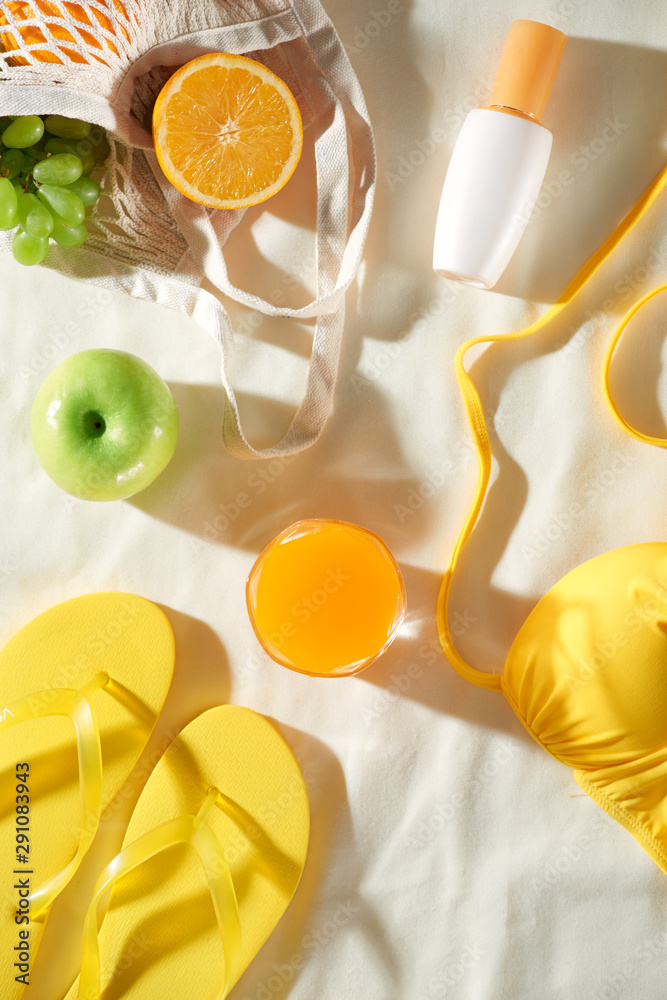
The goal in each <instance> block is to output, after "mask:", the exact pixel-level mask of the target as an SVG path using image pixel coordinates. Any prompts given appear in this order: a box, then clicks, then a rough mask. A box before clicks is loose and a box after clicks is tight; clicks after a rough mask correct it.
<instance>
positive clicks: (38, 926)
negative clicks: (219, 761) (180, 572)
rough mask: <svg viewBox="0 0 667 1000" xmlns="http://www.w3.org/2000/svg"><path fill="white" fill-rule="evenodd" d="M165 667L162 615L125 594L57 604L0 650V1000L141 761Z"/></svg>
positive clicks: (163, 688)
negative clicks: (106, 813) (111, 805)
mask: <svg viewBox="0 0 667 1000" xmlns="http://www.w3.org/2000/svg"><path fill="white" fill-rule="evenodd" d="M173 669H174V636H173V632H172V630H171V625H170V624H169V621H168V619H167V617H166V616H165V615H164V613H163V612H162V611H161V610H160V609H159V608H158V607H156V606H155V605H154V604H151V602H150V601H147V600H145V599H144V598H143V597H137V596H135V595H134V594H122V593H103V594H88V595H85V596H83V597H77V598H74V599H73V600H70V601H66V602H65V603H63V604H58V605H56V606H55V607H53V608H51V609H50V610H49V611H45V612H44V613H43V614H41V615H39V616H38V617H37V618H35V619H33V620H32V621H31V622H29V623H28V624H27V625H25V626H24V627H23V628H22V629H21V630H20V631H19V632H17V633H16V635H14V637H13V638H12V639H11V640H10V641H9V642H8V643H7V644H6V645H5V646H4V648H3V649H2V650H0V790H1V791H0V954H1V955H2V956H3V958H2V968H3V970H4V971H3V973H2V991H1V995H2V1000H18V998H19V997H20V996H21V995H22V993H23V991H24V990H25V988H26V987H29V984H30V970H31V968H32V965H33V960H34V957H35V952H36V950H37V946H38V944H39V941H40V938H41V935H42V931H43V926H44V922H45V919H46V917H47V915H48V910H49V907H50V905H51V903H52V902H53V900H54V899H55V897H56V896H57V895H58V894H59V893H60V892H61V891H62V890H63V889H64V887H65V886H66V885H67V883H68V882H69V881H70V879H71V878H72V877H73V876H74V874H75V872H76V871H77V868H78V867H79V865H80V863H81V861H82V859H83V857H84V855H85V854H86V852H87V850H88V848H89V847H90V845H91V843H92V841H93V839H94V837H95V833H96V831H97V828H98V825H99V821H100V816H101V813H102V811H103V810H104V809H105V808H106V806H107V805H108V804H109V803H110V802H111V800H112V799H113V797H114V796H115V795H116V793H117V792H118V790H119V789H120V787H121V786H122V785H123V783H124V782H125V780H126V779H127V777H128V776H129V774H130V773H131V771H132V769H133V768H134V766H135V765H136V763H137V761H138V760H139V757H140V755H141V752H142V750H143V749H144V747H145V745H146V743H147V742H148V738H149V736H150V734H151V732H152V730H153V727H154V725H155V721H156V719H157V716H158V714H159V713H160V710H161V708H162V705H163V704H164V701H165V698H166V696H167V691H168V689H169V685H170V683H171V678H172V674H173ZM10 956H13V958H11V957H10Z"/></svg>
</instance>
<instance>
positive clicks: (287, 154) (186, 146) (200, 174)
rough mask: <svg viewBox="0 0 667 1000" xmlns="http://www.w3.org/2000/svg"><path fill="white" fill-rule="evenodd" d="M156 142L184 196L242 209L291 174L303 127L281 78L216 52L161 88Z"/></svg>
mask: <svg viewBox="0 0 667 1000" xmlns="http://www.w3.org/2000/svg"><path fill="white" fill-rule="evenodd" d="M153 140H154V143H155V152H156V154H157V158H158V161H159V163H160V166H161V167H162V170H163V171H164V173H165V175H166V177H167V178H168V180H169V181H170V182H171V183H172V184H173V185H174V187H176V188H177V189H178V190H179V191H181V192H182V194H184V195H186V196H187V197H188V198H190V199H191V200H192V201H196V202H198V203H199V204H201V205H208V206H210V207H212V208H247V207H248V206H250V205H257V204H258V203H259V202H261V201H265V199H266V198H270V197H271V195H274V194H276V192H278V191H280V189H281V188H282V187H283V186H284V185H285V184H286V183H287V181H288V180H289V178H290V177H291V176H292V173H293V172H294V168H295V167H296V165H297V163H298V162H299V157H300V156H301V149H302V145H303V128H302V125H301V115H300V114H299V108H298V106H297V103H296V101H295V99H294V95H293V94H292V92H291V91H290V89H289V87H288V86H287V84H286V83H284V82H283V80H281V79H280V77H277V76H276V75H275V73H272V72H271V71H270V70H269V69H267V68H266V66H264V65H263V64H262V63H259V62H256V61H255V60H254V59H248V58H247V57H246V56H236V55H230V54H228V53H225V52H213V53H209V54H208V55H205V56H199V57H198V58H197V59H193V60H192V61H191V62H189V63H186V65H185V66H182V67H181V68H180V69H179V70H177V71H176V73H174V75H173V76H172V77H171V78H170V79H169V80H168V81H167V83H166V84H165V86H164V87H163V88H162V90H161V91H160V94H159V96H158V99H157V101H156V104H155V108H154V111H153Z"/></svg>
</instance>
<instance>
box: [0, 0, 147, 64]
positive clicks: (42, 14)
mask: <svg viewBox="0 0 667 1000" xmlns="http://www.w3.org/2000/svg"><path fill="white" fill-rule="evenodd" d="M61 2H62V9H61V7H60V6H59V5H58V4H56V3H52V2H50V0H31V2H30V3H26V2H25V0H12V2H9V3H3V4H2V7H0V26H2V27H8V26H11V28H12V30H11V31H4V32H2V33H0V40H1V41H2V44H3V45H4V47H5V51H7V52H13V51H14V50H15V49H18V48H20V42H19V40H18V39H17V38H16V35H15V33H14V32H15V31H17V30H18V33H19V34H20V36H21V40H22V41H23V43H24V45H28V46H30V47H31V49H32V47H33V46H40V45H47V44H48V39H47V37H46V36H45V34H44V32H43V30H42V29H41V28H40V27H38V26H37V25H34V24H26V25H25V27H18V28H15V27H14V25H13V24H12V22H11V21H10V19H9V18H8V16H7V14H10V15H12V16H13V18H14V20H16V21H30V20H37V19H41V20H45V19H46V18H48V19H49V20H45V26H46V27H47V28H48V30H49V32H50V33H51V35H52V36H53V38H55V39H57V40H58V42H62V43H64V44H59V45H58V51H59V52H62V54H63V55H64V56H65V57H66V59H69V60H70V61H71V62H76V63H88V62H89V59H87V58H86V56H85V55H84V54H83V53H82V52H81V51H79V50H78V49H77V46H79V47H80V46H81V45H82V44H83V47H84V48H86V49H88V51H89V54H90V56H91V57H92V58H94V59H97V60H98V62H101V63H104V64H105V65H106V63H105V61H104V59H103V58H102V57H101V56H99V55H98V54H97V53H96V52H94V51H92V50H93V49H97V50H98V52H99V50H100V49H102V45H101V43H100V41H99V39H98V38H96V37H95V35H94V34H93V33H92V32H91V31H87V30H86V27H85V26H86V25H88V27H89V28H92V27H94V22H93V21H92V20H91V16H92V17H94V18H95V20H96V21H97V22H98V24H99V25H100V27H102V28H104V30H105V31H107V32H109V34H112V35H115V34H116V30H117V29H118V28H120V30H121V31H122V32H123V34H124V35H125V37H126V38H127V39H128V41H129V35H128V33H127V29H126V28H125V26H124V25H123V24H122V23H121V22H119V21H118V19H117V18H116V19H114V17H113V10H112V8H114V9H115V10H116V12H117V13H119V14H121V15H122V16H123V17H124V18H125V19H126V20H127V19H128V17H127V11H126V10H125V7H124V6H123V4H122V3H121V0H101V3H102V6H104V7H105V8H106V9H107V10H108V11H109V15H110V16H109V17H107V15H106V14H104V13H102V11H101V10H99V9H98V8H97V7H89V6H88V5H87V4H79V3H69V2H68V0H61ZM63 9H64V10H66V11H67V13H68V14H69V15H70V17H72V18H73V20H74V21H75V22H76V35H73V34H72V32H71V31H70V29H69V28H68V27H67V24H66V23H65V19H64V17H63V13H62V10H63ZM105 42H106V45H107V47H108V48H109V49H110V50H111V51H112V52H113V53H114V54H115V55H118V50H117V49H116V46H115V45H114V43H113V41H112V40H111V39H110V38H105ZM68 43H69V45H68ZM69 46H73V47H72V48H70V47H69ZM31 55H32V56H33V58H34V59H36V60H37V61H38V62H48V63H63V62H65V61H66V59H61V58H60V57H59V56H57V55H56V54H55V53H53V52H49V50H48V49H43V48H38V47H36V48H34V50H32V51H31ZM13 61H14V63H16V64H17V65H22V66H25V65H27V64H28V63H29V60H28V59H26V58H25V57H24V56H15V57H14V60H13Z"/></svg>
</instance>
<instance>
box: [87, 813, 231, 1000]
mask: <svg viewBox="0 0 667 1000" xmlns="http://www.w3.org/2000/svg"><path fill="white" fill-rule="evenodd" d="M177 844H190V845H191V846H192V847H194V849H195V850H196V851H197V853H198V855H199V857H200V859H201V862H202V865H203V866H204V871H205V873H206V877H207V879H208V885H209V889H210V890H211V897H212V900H213V908H214V910H215V915H216V919H217V921H218V927H219V930H220V937H221V942H222V951H223V955H224V959H225V974H224V982H223V984H222V987H221V989H220V992H219V993H218V994H217V995H216V1000H224V998H225V997H226V996H227V994H228V993H229V991H230V989H231V988H232V986H233V985H234V983H235V982H236V980H237V978H238V972H239V969H240V962H241V924H240V921H239V910H238V903H237V900H236V892H235V890H234V883H233V882H232V875H231V872H230V870H229V865H228V863H227V859H226V858H225V855H224V852H223V850H222V847H221V846H220V842H219V841H218V838H217V837H216V835H215V833H214V832H213V830H212V829H211V827H210V826H208V825H207V824H206V822H205V821H204V817H203V816H202V815H201V814H200V815H199V816H179V817H178V818H176V819H173V820H169V821H168V822H167V823H163V824H161V825H160V826H157V827H155V829H153V830H149V832H148V833H146V834H144V836H143V837H140V838H139V839H138V840H135V841H134V843H132V844H130V845H129V846H128V847H126V848H125V849H124V850H122V851H121V852H120V854H118V855H117V856H116V857H115V858H114V860H113V861H111V862H110V864H108V865H107V867H106V868H105V869H104V871H103V872H102V873H101V875H100V877H99V879H98V880H97V885H96V886H95V894H94V896H93V899H92V901H91V903H90V907H89V909H88V913H87V916H86V922H85V926H84V931H83V954H82V960H81V977H80V980H79V993H78V998H79V1000H99V998H100V992H101V982H100V979H101V973H100V949H99V938H98V935H99V924H98V918H97V908H98V904H99V902H100V900H101V899H102V897H103V896H104V894H105V893H106V892H108V890H109V889H110V888H111V886H112V885H113V884H114V883H115V882H117V881H118V880H119V879H121V878H123V877H124V876H125V875H127V874H129V873H130V872H132V871H134V870H135V869H136V868H138V867H139V866H140V865H142V864H143V863H144V862H145V861H149V860H150V859H151V858H154V857H155V856H156V855H157V854H160V853H161V852H162V851H166V850H167V849H168V848H170V847H173V846H175V845H177ZM161 1000H170V998H168V997H162V998H161Z"/></svg>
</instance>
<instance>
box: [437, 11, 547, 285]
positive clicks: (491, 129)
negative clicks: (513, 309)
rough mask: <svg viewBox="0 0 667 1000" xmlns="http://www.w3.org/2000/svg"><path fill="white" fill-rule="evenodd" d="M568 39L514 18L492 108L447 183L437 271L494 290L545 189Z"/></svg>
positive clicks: (479, 113) (475, 114)
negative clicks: (549, 106) (555, 96)
mask: <svg viewBox="0 0 667 1000" xmlns="http://www.w3.org/2000/svg"><path fill="white" fill-rule="evenodd" d="M566 41H567V39H566V36H565V35H564V34H563V32H562V31H558V30H557V29H556V28H552V27H550V26H549V25H548V24H541V23H540V22H539V21H513V22H512V26H511V28H510V31H509V34H508V36H507V40H506V42H505V46H504V48H503V51H502V55H501V57H500V64H499V66H498V72H497V74H496V79H495V83H494V85H493V90H492V91H491V99H490V102H489V106H488V107H487V108H477V109H476V110H475V111H471V112H470V113H469V114H468V116H467V118H466V120H465V122H464V123H463V127H462V129H461V132H460V134H459V137H458V139H457V141H456V145H455V147H454V152H453V153H452V158H451V161H450V164H449V168H448V170H447V176H446V177H445V184H444V187H443V189H442V196H441V199H440V208H439V210H438V220H437V223H436V227H435V241H434V246H433V269H434V271H436V272H437V273H438V274H441V275H443V277H445V278H452V279H454V280H455V281H461V282H464V283H465V284H467V285H473V286H475V287H477V288H492V287H493V285H495V283H496V281H498V278H499V277H500V275H501V274H502V273H503V271H504V270H505V268H506V266H507V264H508V263H509V260H510V258H511V256H512V254H513V253H514V251H515V250H516V247H517V244H518V242H519V240H520V239H521V236H522V234H523V231H524V229H525V228H526V224H527V222H528V220H529V219H530V216H531V214H532V211H533V209H534V207H535V202H536V200H537V197H538V195H539V193H540V188H541V187H542V181H543V180H544V174H545V172H546V169H547V164H548V162H549V155H550V153H551V142H552V136H551V132H549V130H548V129H546V128H545V127H544V125H542V124H541V123H540V118H541V116H542V112H543V111H544V108H545V107H546V103H547V101H548V100H549V95H550V93H551V88H552V87H553V85H554V82H555V79H556V75H557V73H558V68H559V66H560V62H561V59H562V58H563V51H564V49H565V43H566Z"/></svg>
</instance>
